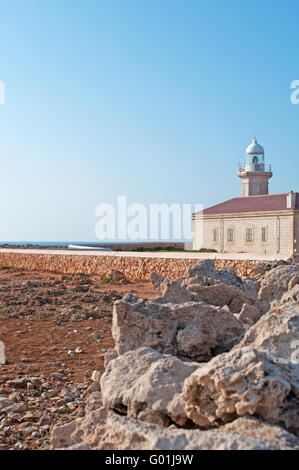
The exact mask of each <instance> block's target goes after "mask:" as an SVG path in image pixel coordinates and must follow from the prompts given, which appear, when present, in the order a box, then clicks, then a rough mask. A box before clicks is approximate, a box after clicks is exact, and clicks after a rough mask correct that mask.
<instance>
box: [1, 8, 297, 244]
mask: <svg viewBox="0 0 299 470" xmlns="http://www.w3.org/2000/svg"><path fill="white" fill-rule="evenodd" d="M0 15H1V28H0V45H1V53H0V80H2V81H3V82H4V83H5V86H6V104H5V105H0V161H1V173H0V174H1V185H0V201H1V203H0V220H1V225H0V240H10V241H13V240H24V241H26V240H45V241H47V240H52V241H54V240H78V241H80V240H82V241H83V240H94V239H95V234H94V229H95V224H96V221H97V219H96V218H95V208H96V206H97V205H98V204H100V203H115V202H116V199H117V197H118V196H119V195H126V196H127V198H128V202H129V203H130V202H134V203H144V204H149V203H191V204H195V203H203V204H204V205H205V206H209V205H213V204H216V203H218V202H221V201H223V200H226V199H229V198H231V197H235V196H239V195H240V191H241V183H240V181H239V180H238V178H237V176H236V173H237V164H238V162H239V161H240V162H241V161H242V159H243V154H244V151H245V148H246V146H247V145H248V144H249V143H250V141H251V140H252V137H253V134H254V133H256V134H257V138H258V140H259V142H260V143H261V144H262V145H263V146H264V147H265V151H266V161H267V163H271V164H272V165H273V172H274V176H273V178H272V180H271V181H270V190H271V192H272V193H279V192H287V191H289V190H291V189H293V190H297V191H299V185H298V170H299V163H298V155H299V134H298V124H299V105H297V106H295V105H292V104H291V102H290V95H291V89H290V85H291V82H292V81H293V80H296V79H297V80H299V69H298V53H299V50H298V44H299V28H298V15H299V3H298V1H297V0H285V1H282V0H281V1H277V0H271V2H270V1H267V0H251V1H247V0H243V1H241V0H226V1H223V0H214V1H211V0H186V1H183V0H163V1H161V0H109V1H108V0H85V1H83V0H80V1H79V0H51V1H50V0H26V1H25V0H10V1H8V0H5V1H4V0H3V1H2V2H1V5H0Z"/></svg>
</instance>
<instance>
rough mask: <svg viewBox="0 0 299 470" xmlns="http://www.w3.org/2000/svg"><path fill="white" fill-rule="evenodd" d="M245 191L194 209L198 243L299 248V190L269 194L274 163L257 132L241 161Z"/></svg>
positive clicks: (254, 249) (222, 247)
mask: <svg viewBox="0 0 299 470" xmlns="http://www.w3.org/2000/svg"><path fill="white" fill-rule="evenodd" d="M238 177H239V178H240V179H241V182H242V191H241V197H236V198H234V199H230V200H228V201H225V202H222V203H220V204H217V205H216V206H212V207H209V208H207V209H205V210H204V211H203V212H198V213H195V214H193V216H192V218H193V249H194V250H199V249H201V248H207V249H213V250H216V251H218V252H220V253H224V252H227V253H240V252H242V253H257V254H267V255H281V256H286V255H290V256H291V255H293V254H294V253H297V254H298V253H299V193H297V192H294V191H290V192H288V193H283V194H269V180H270V178H271V177H272V169H271V165H269V164H266V163H265V152H264V148H263V147H262V146H261V145H260V144H259V143H258V142H257V140H256V138H254V139H253V141H252V143H251V144H250V145H249V146H248V147H247V149H246V160H245V163H244V164H242V165H239V171H238Z"/></svg>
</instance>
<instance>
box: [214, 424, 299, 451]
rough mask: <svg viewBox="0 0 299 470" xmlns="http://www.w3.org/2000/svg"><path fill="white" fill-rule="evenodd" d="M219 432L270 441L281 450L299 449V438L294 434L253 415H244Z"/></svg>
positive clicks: (222, 427)
mask: <svg viewBox="0 0 299 470" xmlns="http://www.w3.org/2000/svg"><path fill="white" fill-rule="evenodd" d="M219 432H221V433H224V432H229V433H235V434H238V435H239V436H242V437H247V438H251V439H256V440H257V441H260V442H263V443H269V445H271V446H272V447H273V448H277V449H280V450H287V449H290V448H291V449H299V438H298V437H296V436H294V434H291V433H289V432H287V431H285V430H284V429H282V428H281V427H279V426H276V425H274V424H269V423H265V422H263V421H260V420H259V419H257V418H254V417H252V416H244V417H243V418H238V419H236V420H235V421H233V422H232V423H228V424H225V425H224V426H221V428H219Z"/></svg>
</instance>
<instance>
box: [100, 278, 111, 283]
mask: <svg viewBox="0 0 299 470" xmlns="http://www.w3.org/2000/svg"><path fill="white" fill-rule="evenodd" d="M109 282H111V279H110V277H108V276H103V277H102V279H101V283H102V284H109Z"/></svg>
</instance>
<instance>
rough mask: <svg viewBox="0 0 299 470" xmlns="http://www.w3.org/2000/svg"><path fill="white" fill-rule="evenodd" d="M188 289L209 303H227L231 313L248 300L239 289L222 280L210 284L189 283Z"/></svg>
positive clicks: (237, 311) (238, 309) (220, 304)
mask: <svg viewBox="0 0 299 470" xmlns="http://www.w3.org/2000/svg"><path fill="white" fill-rule="evenodd" d="M188 290H189V291H190V292H194V293H197V294H198V296H199V298H200V300H202V301H203V302H206V303H208V304H210V305H218V306H219V307H223V306H224V305H227V306H228V307H229V308H230V310H231V312H233V313H239V312H240V311H241V309H242V306H243V304H244V303H246V302H247V301H248V300H247V299H246V298H245V297H244V294H243V292H242V291H241V290H240V289H238V288H237V287H234V286H231V285H227V284H223V283H222V282H221V283H218V284H213V285H210V286H205V285H202V284H189V287H188Z"/></svg>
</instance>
